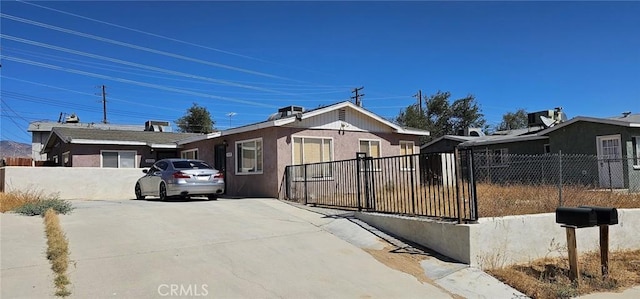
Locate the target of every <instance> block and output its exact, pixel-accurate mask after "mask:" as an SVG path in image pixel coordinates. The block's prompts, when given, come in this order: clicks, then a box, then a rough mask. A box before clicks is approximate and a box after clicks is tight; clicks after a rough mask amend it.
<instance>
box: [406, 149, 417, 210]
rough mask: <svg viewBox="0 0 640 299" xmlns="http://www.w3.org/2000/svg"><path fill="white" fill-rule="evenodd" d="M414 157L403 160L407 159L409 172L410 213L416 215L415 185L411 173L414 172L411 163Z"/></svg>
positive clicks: (412, 163)
mask: <svg viewBox="0 0 640 299" xmlns="http://www.w3.org/2000/svg"><path fill="white" fill-rule="evenodd" d="M414 157H416V156H415V155H411V156H405V159H409V172H411V212H412V213H413V214H416V195H415V189H416V184H415V182H414V181H413V180H415V176H414V175H413V172H414V171H415V167H414V162H413V158H414Z"/></svg>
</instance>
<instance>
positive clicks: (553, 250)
mask: <svg viewBox="0 0 640 299" xmlns="http://www.w3.org/2000/svg"><path fill="white" fill-rule="evenodd" d="M555 221H556V220H555V213H547V214H536V215H522V216H507V217H497V218H480V220H479V221H478V224H474V225H472V226H471V230H470V248H471V253H472V254H471V264H473V265H477V266H479V267H483V268H486V267H492V266H502V265H508V264H516V263H525V262H529V261H531V260H534V259H539V258H544V257H557V256H566V255H567V249H566V248H567V247H566V246H567V237H566V229H565V228H563V227H561V226H560V224H557V223H555ZM618 222H619V224H617V225H612V226H610V227H609V250H611V251H613V250H623V249H640V234H639V233H638V232H639V231H640V209H619V210H618ZM576 238H577V247H578V251H579V252H588V251H596V250H599V248H600V247H599V246H600V245H599V244H600V241H599V240H600V233H599V228H598V227H588V228H579V229H576Z"/></svg>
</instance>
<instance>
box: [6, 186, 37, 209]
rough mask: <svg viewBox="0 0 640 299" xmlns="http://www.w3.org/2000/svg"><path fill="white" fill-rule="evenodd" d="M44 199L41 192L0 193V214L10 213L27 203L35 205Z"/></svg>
mask: <svg viewBox="0 0 640 299" xmlns="http://www.w3.org/2000/svg"><path fill="white" fill-rule="evenodd" d="M43 198H45V196H44V194H43V193H42V192H38V191H33V190H28V191H12V192H8V193H5V192H0V213H5V212H8V211H12V210H14V209H16V208H18V207H21V206H23V205H25V204H28V203H35V202H37V201H38V200H41V199H43Z"/></svg>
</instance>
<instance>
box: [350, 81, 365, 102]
mask: <svg viewBox="0 0 640 299" xmlns="http://www.w3.org/2000/svg"><path fill="white" fill-rule="evenodd" d="M363 88H364V86H361V87H360V88H354V89H353V90H352V91H351V92H353V93H354V94H355V96H352V97H351V98H352V99H355V100H356V105H357V106H358V107H362V100H361V99H360V98H362V97H364V93H362V94H359V93H358V91H360V90H362V89H363Z"/></svg>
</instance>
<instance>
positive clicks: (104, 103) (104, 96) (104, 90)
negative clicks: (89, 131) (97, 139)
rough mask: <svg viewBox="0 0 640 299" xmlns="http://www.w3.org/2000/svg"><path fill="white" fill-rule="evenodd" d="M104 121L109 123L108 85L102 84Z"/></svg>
mask: <svg viewBox="0 0 640 299" xmlns="http://www.w3.org/2000/svg"><path fill="white" fill-rule="evenodd" d="M102 123H103V124H106V123H107V87H106V86H104V85H102Z"/></svg>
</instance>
